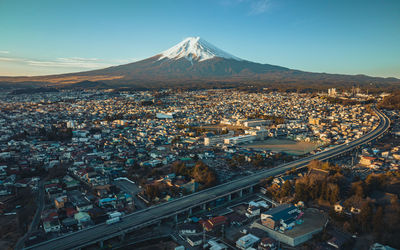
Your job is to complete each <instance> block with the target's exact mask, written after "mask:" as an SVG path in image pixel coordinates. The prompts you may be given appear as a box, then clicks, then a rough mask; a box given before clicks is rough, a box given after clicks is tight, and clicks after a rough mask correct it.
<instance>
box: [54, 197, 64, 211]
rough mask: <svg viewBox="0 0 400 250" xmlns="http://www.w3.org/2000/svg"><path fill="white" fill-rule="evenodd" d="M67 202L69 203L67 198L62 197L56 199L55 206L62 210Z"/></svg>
mask: <svg viewBox="0 0 400 250" xmlns="http://www.w3.org/2000/svg"><path fill="white" fill-rule="evenodd" d="M66 201H67V196H66V195H62V196H59V197H57V198H55V199H54V205H55V206H56V208H57V209H60V208H63V207H64V204H65V202H66Z"/></svg>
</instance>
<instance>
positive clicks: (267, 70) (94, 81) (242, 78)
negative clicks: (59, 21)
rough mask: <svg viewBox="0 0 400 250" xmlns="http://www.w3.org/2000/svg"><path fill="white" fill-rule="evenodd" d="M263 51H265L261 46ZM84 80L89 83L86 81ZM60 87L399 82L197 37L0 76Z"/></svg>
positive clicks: (4, 81)
mask: <svg viewBox="0 0 400 250" xmlns="http://www.w3.org/2000/svg"><path fill="white" fill-rule="evenodd" d="M266 49H268V48H266ZM88 81H89V82H88ZM15 83H21V84H20V86H43V85H47V86H49V85H50V86H51V85H53V86H54V85H56V86H64V85H71V84H72V85H73V84H74V83H78V85H76V86H80V88H85V86H89V87H90V88H93V87H96V86H97V85H99V86H100V87H104V86H116V87H117V86H133V87H142V88H158V87H170V86H172V85H173V86H183V87H196V86H201V87H205V86H208V87H210V86H212V87H218V86H239V85H241V84H246V85H248V84H251V85H258V86H268V87H271V86H276V85H277V84H280V85H282V84H285V85H286V86H293V88H296V86H299V85H301V86H304V85H305V86H310V87H314V88H320V87H321V85H322V84H325V85H326V86H333V85H336V86H338V85H340V86H346V85H349V84H354V83H357V84H359V85H362V84H365V85H367V84H368V85H369V86H371V85H370V84H376V86H378V85H379V84H399V83H400V80H399V79H395V78H378V77H368V76H364V75H339V74H325V73H310V72H304V71H300V70H293V69H288V68H285V67H280V66H275V65H271V64H261V63H255V62H250V61H247V60H244V59H240V58H238V57H235V56H233V55H231V54H229V53H227V52H225V51H223V50H221V49H218V48H217V47H215V46H214V45H212V44H210V43H208V42H207V41H205V40H203V39H201V38H200V37H189V38H186V39H185V40H183V41H182V42H180V43H178V44H177V45H175V46H173V47H172V48H170V49H167V50H165V51H163V52H161V53H160V54H157V55H155V56H153V57H150V58H147V59H144V60H141V61H137V62H133V63H129V64H124V65H119V66H114V67H109V68H105V69H99V70H92V71H86V72H79V73H70V74H62V75H50V76H38V77H0V88H1V87H2V86H11V87H15Z"/></svg>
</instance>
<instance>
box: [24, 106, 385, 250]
mask: <svg viewBox="0 0 400 250" xmlns="http://www.w3.org/2000/svg"><path fill="white" fill-rule="evenodd" d="M374 110H375V112H376V114H377V115H378V116H379V118H380V121H379V125H378V126H377V127H376V128H375V129H374V130H373V131H371V132H370V133H368V134H366V135H364V136H363V137H361V138H359V139H357V140H355V141H352V142H350V143H346V144H342V145H339V146H335V147H333V148H332V149H330V150H327V151H323V152H320V153H318V154H315V155H312V156H309V157H305V158H302V159H299V160H296V161H293V162H289V163H286V164H282V165H280V166H277V167H275V168H272V169H267V170H263V171H260V172H257V173H255V174H252V175H249V176H246V177H243V178H241V179H238V180H234V181H231V182H227V183H223V184H221V185H218V186H215V187H212V188H209V189H206V190H202V191H200V192H197V193H194V194H190V195H187V196H184V197H181V198H177V199H175V200H172V201H169V202H165V203H162V204H159V205H157V206H152V207H149V208H146V209H143V210H140V211H137V212H134V213H132V214H129V215H126V216H124V217H123V218H122V220H121V221H120V222H118V223H115V224H111V225H106V224H99V225H96V226H94V227H91V228H87V229H84V230H81V231H78V232H75V233H71V234H69V235H64V236H61V237H58V238H55V239H52V240H49V241H46V242H42V243H40V244H37V245H35V246H32V247H29V248H27V249H58V250H60V249H76V248H80V247H84V246H88V245H91V244H94V243H96V242H97V241H99V240H100V239H109V238H112V237H116V236H118V235H120V234H121V232H128V231H129V230H132V229H135V228H140V227H143V226H144V225H148V224H151V223H154V222H157V221H159V220H160V219H163V218H169V217H171V216H172V215H174V214H177V213H181V212H184V211H187V210H188V209H189V208H192V207H195V206H199V205H201V204H204V203H206V202H210V201H213V200H215V199H218V198H220V197H226V196H227V195H228V194H230V193H234V192H237V191H238V190H240V189H243V188H245V187H252V186H254V185H255V184H257V183H258V182H259V181H260V180H261V179H264V178H267V177H270V176H276V175H279V174H282V173H284V172H286V171H287V170H289V169H292V168H300V167H304V166H306V165H307V164H308V163H309V162H310V161H311V160H314V159H317V160H327V159H329V158H332V157H335V156H339V155H340V154H342V153H345V152H348V151H350V150H352V149H354V148H356V147H358V146H361V145H363V144H367V143H369V142H371V141H372V140H374V139H376V138H378V137H379V136H380V135H382V134H383V133H384V132H385V131H386V130H387V129H388V128H389V126H390V120H389V119H388V118H387V116H386V115H384V114H383V113H382V112H380V111H378V110H376V109H374Z"/></svg>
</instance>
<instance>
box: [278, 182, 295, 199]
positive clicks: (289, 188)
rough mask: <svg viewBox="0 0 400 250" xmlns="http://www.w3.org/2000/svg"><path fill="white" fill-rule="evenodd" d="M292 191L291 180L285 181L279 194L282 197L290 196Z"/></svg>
mask: <svg viewBox="0 0 400 250" xmlns="http://www.w3.org/2000/svg"><path fill="white" fill-rule="evenodd" d="M291 193H292V184H290V182H289V181H285V183H284V184H283V186H282V188H281V192H280V194H279V196H280V197H281V198H282V197H286V196H289V195H290V194H291Z"/></svg>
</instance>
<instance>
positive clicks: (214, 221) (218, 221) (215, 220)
mask: <svg viewBox="0 0 400 250" xmlns="http://www.w3.org/2000/svg"><path fill="white" fill-rule="evenodd" d="M208 222H209V223H210V224H211V225H212V226H218V225H221V224H224V223H225V222H226V217H225V216H217V217H214V218H211V219H209V220H208Z"/></svg>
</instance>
